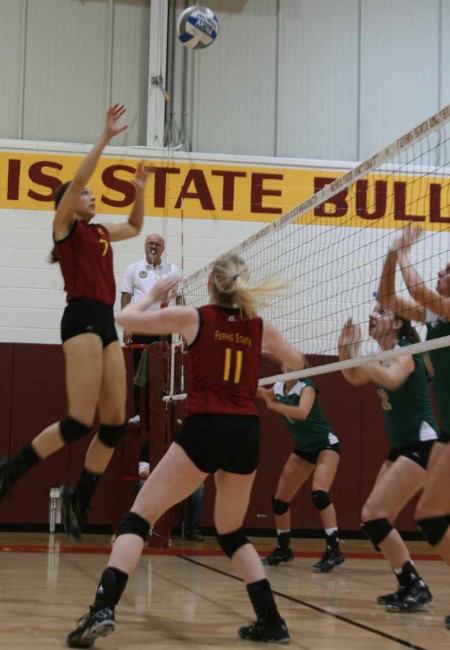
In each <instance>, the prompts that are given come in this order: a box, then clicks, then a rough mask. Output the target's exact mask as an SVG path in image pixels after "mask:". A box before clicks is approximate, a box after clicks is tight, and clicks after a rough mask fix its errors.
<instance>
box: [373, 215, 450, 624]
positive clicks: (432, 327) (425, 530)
mask: <svg viewBox="0 0 450 650" xmlns="http://www.w3.org/2000/svg"><path fill="white" fill-rule="evenodd" d="M421 235H422V231H421V230H420V229H419V228H417V227H411V226H409V227H407V228H405V229H404V230H403V232H402V235H401V236H400V237H398V238H397V239H396V240H395V242H394V244H393V245H392V246H391V248H390V250H389V253H388V255H387V257H386V260H385V263H384V267H383V274H382V278H381V281H380V287H379V294H380V296H379V299H380V300H381V301H383V303H384V304H386V305H388V306H389V307H390V308H391V309H394V310H395V311H399V312H401V313H402V314H404V315H405V316H407V317H408V318H411V319H413V320H416V321H418V322H422V323H426V327H427V339H436V338H440V337H442V336H448V335H450V263H447V265H446V266H445V267H444V268H443V269H442V270H441V271H439V272H438V279H437V283H436V288H435V290H433V289H429V288H428V287H427V286H426V285H425V284H424V282H423V280H422V278H421V276H420V275H419V273H418V272H417V270H416V269H415V267H414V266H413V265H412V264H411V262H410V259H409V251H410V248H411V246H412V244H414V243H415V242H416V241H417V240H418V239H419V238H420V237H421ZM397 261H398V264H399V266H400V269H401V272H402V276H403V279H404V281H405V284H406V287H407V289H408V291H409V294H410V296H411V298H412V300H410V299H405V298H403V297H402V296H399V295H397V293H396V285H395V270H396V264H397ZM429 355H430V358H431V361H432V363H433V368H434V375H433V385H434V394H435V398H436V404H437V409H438V413H439V417H440V420H441V433H440V437H439V442H438V443H437V444H436V445H434V448H433V452H432V454H431V457H430V462H429V465H428V472H427V478H426V481H425V488H424V490H423V492H422V495H421V497H420V499H419V502H418V504H417V508H416V512H415V518H416V522H417V525H418V527H419V529H420V530H421V532H422V534H423V536H424V537H425V539H426V540H427V541H428V542H429V543H430V544H431V545H432V546H434V547H435V548H436V550H437V551H438V552H439V553H440V555H441V557H442V558H443V559H444V560H445V562H446V563H447V565H448V566H450V526H449V519H450V347H444V348H439V349H437V350H431V351H430V352H429ZM445 625H446V627H447V629H450V616H447V617H446V619H445Z"/></svg>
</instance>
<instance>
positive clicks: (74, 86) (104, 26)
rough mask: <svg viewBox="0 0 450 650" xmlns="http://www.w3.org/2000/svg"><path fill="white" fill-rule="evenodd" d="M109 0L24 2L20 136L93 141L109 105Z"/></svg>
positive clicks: (33, 138)
mask: <svg viewBox="0 0 450 650" xmlns="http://www.w3.org/2000/svg"><path fill="white" fill-rule="evenodd" d="M110 11H111V7H110V3H109V0H90V1H89V2H78V1H75V2H74V0H44V1H43V0H35V1H34V2H29V3H28V13H27V44H26V71H25V105H24V138H25V139H29V140H43V139H47V140H54V141H63V142H71V141H72V142H77V141H78V142H93V141H95V140H97V138H98V134H99V133H100V132H101V129H102V125H103V121H104V113H105V107H106V106H107V105H108V102H109V97H108V92H109V82H110V75H109V74H108V72H109V70H110V29H111V15H110Z"/></svg>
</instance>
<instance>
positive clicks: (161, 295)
mask: <svg viewBox="0 0 450 650" xmlns="http://www.w3.org/2000/svg"><path fill="white" fill-rule="evenodd" d="M180 279H181V278H180V276H179V275H166V276H165V277H163V278H161V280H158V282H156V283H155V284H154V285H153V287H152V288H151V290H150V295H151V297H152V298H153V300H154V302H169V300H170V297H171V294H172V291H173V290H174V289H175V287H176V286H177V284H178V283H179V281H180Z"/></svg>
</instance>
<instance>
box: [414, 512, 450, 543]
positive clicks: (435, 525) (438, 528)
mask: <svg viewBox="0 0 450 650" xmlns="http://www.w3.org/2000/svg"><path fill="white" fill-rule="evenodd" d="M416 524H417V528H418V529H419V530H420V532H421V533H422V535H423V536H424V537H425V539H426V540H427V542H428V543H429V544H431V546H436V545H437V544H439V542H440V541H441V539H442V538H443V537H444V535H445V533H446V532H447V529H448V517H446V516H445V515H444V516H443V517H428V518H427V519H418V520H417V521H416Z"/></svg>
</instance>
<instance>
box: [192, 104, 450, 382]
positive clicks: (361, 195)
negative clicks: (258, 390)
mask: <svg viewBox="0 0 450 650" xmlns="http://www.w3.org/2000/svg"><path fill="white" fill-rule="evenodd" d="M449 121H450V106H446V107H445V108H443V109H442V110H441V111H439V112H438V113H436V115H433V116H432V117H430V118H429V119H427V120H425V121H424V122H422V123H421V124H419V125H418V126H416V127H415V128H414V129H412V130H411V131H409V132H408V133H406V134H405V135H403V136H402V137H400V138H398V139H397V140H396V141H395V142H393V143H392V144H390V145H389V146H387V147H385V148H383V149H382V150H381V151H379V152H378V153H377V154H376V155H374V156H372V157H371V158H369V159H368V160H366V161H365V162H363V163H361V164H360V165H358V166H356V167H355V168H354V169H352V170H351V171H349V172H347V173H345V174H343V175H342V176H340V177H338V178H334V179H332V178H329V176H332V173H331V172H330V173H329V174H326V172H322V171H321V172H320V173H318V175H317V178H316V179H315V186H316V188H317V190H318V191H316V193H315V194H313V195H312V196H311V197H310V198H308V199H307V200H305V201H303V202H302V203H300V204H299V205H297V206H295V207H294V208H292V209H291V210H289V212H287V213H286V214H284V215H283V216H281V217H280V218H278V219H277V220H276V221H274V222H273V223H271V224H269V225H268V226H265V227H264V228H262V229H261V230H259V231H258V232H256V233H255V234H254V235H252V236H251V237H249V238H248V239H246V240H244V241H243V242H242V243H241V244H239V245H238V246H236V247H234V248H232V249H231V250H230V251H229V252H230V253H235V254H237V255H241V256H242V257H243V258H244V259H245V261H246V262H247V264H248V266H249V270H250V277H251V279H252V281H253V282H258V281H259V280H261V279H263V278H264V277H267V276H273V275H275V276H278V277H281V278H282V279H284V280H285V281H286V282H288V283H289V285H290V289H289V292H288V293H287V295H286V296H284V297H282V298H279V299H277V300H275V301H274V302H273V303H272V304H271V305H270V307H268V308H266V309H264V310H263V312H262V313H261V316H262V317H263V318H268V319H270V320H271V321H272V322H273V324H274V325H275V326H276V327H277V328H278V329H279V330H280V331H281V332H282V333H283V335H284V336H285V337H286V338H287V340H289V342H290V343H291V344H292V345H294V346H297V347H299V348H300V349H301V350H302V351H303V352H305V353H306V354H307V355H311V356H312V357H313V364H312V365H314V366H317V367H310V368H308V369H307V370H303V371H297V372H292V373H289V374H284V375H277V376H274V377H267V378H265V379H262V380H261V381H260V384H261V385H266V384H271V383H273V382H274V381H276V380H278V379H280V378H281V377H283V379H288V378H294V377H302V376H308V377H311V376H313V375H316V374H321V373H324V372H331V371H337V370H341V369H343V367H353V366H356V365H363V364H365V363H369V362H373V361H375V360H380V361H381V360H382V359H383V360H386V359H389V358H390V357H392V356H397V355H399V354H400V355H401V354H406V353H408V354H411V353H413V352H416V351H417V353H418V352H423V351H426V350H427V349H431V348H432V347H444V346H446V345H449V344H450V337H443V338H441V339H438V340H434V341H429V342H426V343H418V344H416V345H417V346H418V347H417V348H416V347H414V346H413V347H409V349H408V351H406V350H405V351H404V352H401V351H397V350H394V351H389V352H387V353H383V355H382V356H381V355H380V354H379V348H378V346H377V345H376V344H374V342H373V341H372V339H371V338H370V337H369V335H368V327H367V325H368V317H369V314H370V313H371V311H372V310H373V307H374V304H375V298H376V289H377V286H378V282H379V279H380V275H381V270H382V266H383V262H384V259H385V256H386V254H387V252H388V248H389V244H391V243H392V242H393V240H394V239H395V238H396V237H397V236H398V234H399V233H398V230H399V229H400V228H402V227H404V226H405V225H407V224H408V223H410V222H414V223H417V224H419V225H420V226H422V228H424V229H425V233H424V237H423V238H422V239H421V240H420V242H419V243H418V244H415V245H414V247H413V248H412V250H411V261H412V263H413V264H414V265H416V268H417V270H418V272H419V273H420V275H421V276H422V278H423V280H424V282H425V283H426V284H428V285H429V284H431V286H433V287H434V286H435V282H436V278H437V273H438V270H439V269H441V268H443V267H444V266H446V264H447V263H448V256H449V251H450V237H449V223H450V206H449V204H450V167H449V151H450V143H449V138H450V126H449ZM325 176H327V177H325ZM211 267H212V264H209V265H207V266H205V267H203V268H201V269H200V270H198V271H197V272H195V273H193V274H192V275H190V276H188V277H187V278H185V280H184V281H183V286H182V293H183V298H184V301H185V304H186V305H188V306H193V307H198V306H200V305H202V304H206V303H207V302H208V292H207V279H208V275H209V273H210V271H211ZM396 282H397V283H398V287H397V291H399V292H400V294H403V293H404V296H405V297H406V296H407V295H408V294H407V292H406V288H405V286H404V284H403V283H402V280H401V273H400V271H397V276H396ZM350 317H351V318H352V319H353V322H354V323H355V324H357V325H359V326H360V327H361V330H362V346H361V357H360V358H358V359H356V360H351V361H345V362H338V361H336V360H335V359H336V356H337V340H338V336H339V333H340V331H341V329H342V326H343V324H344V322H345V321H346V320H347V319H348V318H350ZM422 330H423V328H422ZM422 330H420V333H421V335H422V338H423V331H422ZM447 339H448V340H447Z"/></svg>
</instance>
